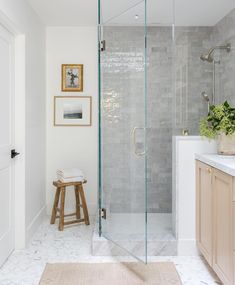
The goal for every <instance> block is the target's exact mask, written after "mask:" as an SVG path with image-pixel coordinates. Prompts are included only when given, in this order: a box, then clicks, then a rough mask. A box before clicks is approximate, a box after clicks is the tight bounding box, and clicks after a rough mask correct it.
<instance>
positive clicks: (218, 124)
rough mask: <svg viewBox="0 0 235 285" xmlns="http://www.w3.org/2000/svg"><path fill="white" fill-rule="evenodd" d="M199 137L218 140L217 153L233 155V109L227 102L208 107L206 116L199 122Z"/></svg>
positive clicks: (234, 118) (234, 124) (234, 132)
mask: <svg viewBox="0 0 235 285" xmlns="http://www.w3.org/2000/svg"><path fill="white" fill-rule="evenodd" d="M200 135H201V136H203V137H207V138H209V139H217V140H218V153H219V154H223V155H235V108H232V107H231V106H230V105H229V103H228V102H227V101H225V102H224V103H223V104H220V105H212V106H210V109H209V113H208V116H207V117H206V118H203V119H202V120H201V122H200Z"/></svg>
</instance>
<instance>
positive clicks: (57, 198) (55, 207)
mask: <svg viewBox="0 0 235 285" xmlns="http://www.w3.org/2000/svg"><path fill="white" fill-rule="evenodd" d="M59 199H60V188H59V187H57V188H56V194H55V199H54V204H53V208H52V213H51V224H54V223H55V220H56V214H57V207H58V203H59Z"/></svg>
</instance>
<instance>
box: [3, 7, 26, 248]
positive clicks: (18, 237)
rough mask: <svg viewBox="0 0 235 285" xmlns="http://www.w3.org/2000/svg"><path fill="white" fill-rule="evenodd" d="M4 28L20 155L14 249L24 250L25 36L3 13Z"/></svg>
mask: <svg viewBox="0 0 235 285" xmlns="http://www.w3.org/2000/svg"><path fill="white" fill-rule="evenodd" d="M0 25H1V26H2V27H3V28H5V29H6V30H8V31H9V32H10V33H11V34H12V35H13V37H14V56H15V58H14V61H15V66H14V86H13V88H14V94H13V102H14V105H13V110H14V114H13V117H12V118H13V120H14V129H15V130H13V132H14V140H15V144H14V148H15V149H16V150H17V151H18V152H20V156H19V157H17V158H16V159H15V162H14V165H13V168H14V172H13V173H14V177H13V182H14V183H13V184H12V187H13V189H12V191H13V206H14V209H13V211H12V213H13V214H14V240H15V242H14V248H15V249H22V248H24V247H25V245H26V222H25V218H26V213H25V204H26V203H25V202H26V193H25V174H26V167H25V125H26V116H25V103H26V95H25V94H26V87H25V85H26V84H25V34H22V33H21V31H20V28H19V27H17V25H15V24H14V23H13V22H12V21H11V20H10V19H9V18H8V17H7V16H6V15H5V14H4V13H3V12H2V11H1V10H0Z"/></svg>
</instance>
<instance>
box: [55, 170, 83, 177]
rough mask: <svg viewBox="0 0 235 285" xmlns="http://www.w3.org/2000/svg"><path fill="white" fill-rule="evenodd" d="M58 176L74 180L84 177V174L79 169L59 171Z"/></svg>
mask: <svg viewBox="0 0 235 285" xmlns="http://www.w3.org/2000/svg"><path fill="white" fill-rule="evenodd" d="M56 173H57V175H60V176H61V177H63V178H65V179H66V178H74V177H84V174H83V172H82V171H81V170H80V169H78V168H71V169H58V170H57V172H56Z"/></svg>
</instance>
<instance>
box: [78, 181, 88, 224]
mask: <svg viewBox="0 0 235 285" xmlns="http://www.w3.org/2000/svg"><path fill="white" fill-rule="evenodd" d="M79 193H80V196H81V200H82V208H83V213H84V219H85V224H86V225H90V221H89V215H88V209H87V204H86V198H85V195H84V191H83V187H82V185H80V186H79Z"/></svg>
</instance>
